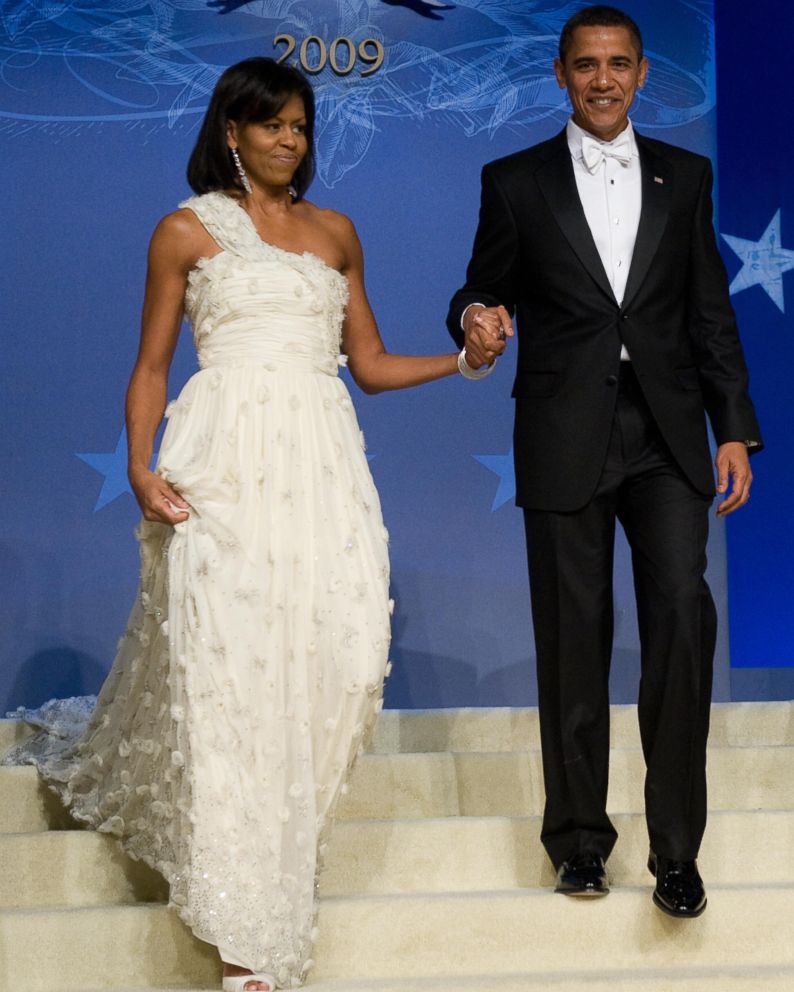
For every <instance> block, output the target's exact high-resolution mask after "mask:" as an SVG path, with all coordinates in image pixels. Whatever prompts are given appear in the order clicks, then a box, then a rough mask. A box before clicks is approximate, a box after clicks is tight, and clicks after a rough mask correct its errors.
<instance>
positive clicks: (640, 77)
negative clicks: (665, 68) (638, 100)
mask: <svg viewBox="0 0 794 992" xmlns="http://www.w3.org/2000/svg"><path fill="white" fill-rule="evenodd" d="M554 72H555V74H556V76H557V82H558V83H559V85H560V88H561V89H566V88H567V90H568V96H569V97H570V100H571V106H572V107H573V119H574V122H575V123H576V124H578V125H579V127H581V128H584V130H585V131H589V133H590V134H592V135H595V137H596V138H600V139H601V140H602V141H611V140H612V139H613V138H615V137H617V135H619V134H620V132H621V131H623V130H624V128H625V127H626V124H627V122H628V117H629V108H630V107H631V104H632V102H633V101H634V94H635V93H636V92H637V90H638V89H640V88H641V87H642V86H643V85H644V83H645V77H646V75H647V73H648V60H647V59H646V58H642V59H640V58H639V57H638V53H637V49H636V48H635V46H634V43H633V41H632V37H631V34H629V31H628V30H627V29H626V28H623V27H611V28H610V27H598V26H595V27H578V28H576V29H575V31H574V33H573V44H572V45H571V47H570V49H569V51H568V54H567V55H566V57H565V64H563V63H562V62H561V61H560V60H559V59H555V60H554Z"/></svg>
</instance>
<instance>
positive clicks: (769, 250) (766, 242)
mask: <svg viewBox="0 0 794 992" xmlns="http://www.w3.org/2000/svg"><path fill="white" fill-rule="evenodd" d="M723 238H725V240H726V241H727V242H728V244H729V245H730V246H731V248H732V249H733V250H734V251H735V252H736V254H737V255H738V256H739V258H740V259H741V260H742V262H744V265H742V267H741V269H739V271H738V273H737V274H736V276H735V277H734V280H733V282H732V283H731V286H730V292H731V293H732V294H733V293H740V292H741V291H742V290H743V289H749V288H750V286H756V285H758V286H761V288H762V289H764V290H765V291H766V292H767V293H768V295H769V298H770V299H771V300H772V302H773V303H774V304H775V305H776V306H777V308H778V310H780V312H781V313H785V312H786V311H785V307H784V301H783V273H784V272H788V271H789V269H794V251H790V250H789V249H787V248H781V246H780V211H779V210H778V212H777V213H776V214H775V216H774V217H773V218H772V220H771V221H770V222H769V227H767V229H766V230H765V231H764V233H763V234H762V235H761V237H760V238H759V239H758V241H746V240H745V239H744V238H735V237H733V235H731V234H723Z"/></svg>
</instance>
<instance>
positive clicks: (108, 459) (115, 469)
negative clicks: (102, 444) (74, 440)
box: [77, 427, 132, 513]
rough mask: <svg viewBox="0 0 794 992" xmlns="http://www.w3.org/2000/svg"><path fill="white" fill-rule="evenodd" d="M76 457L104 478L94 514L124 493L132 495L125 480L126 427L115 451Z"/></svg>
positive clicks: (120, 435)
mask: <svg viewBox="0 0 794 992" xmlns="http://www.w3.org/2000/svg"><path fill="white" fill-rule="evenodd" d="M77 457H78V458H81V459H82V460H83V461H84V462H85V463H86V464H87V465H90V466H91V468H93V469H96V471H97V472H99V474H100V475H104V477H105V481H104V482H103V483H102V488H101V489H100V491H99V496H98V497H97V501H96V504H95V505H94V513H96V512H97V510H101V509H102V507H103V506H107V504H108V503H112V502H113V500H114V499H116V498H117V497H119V496H123V495H124V494H125V493H129V494H130V495H132V489H130V483H129V480H128V479H127V429H126V427H125V428H123V429H122V431H121V434H119V440H118V443H117V444H116V450H115V451H109V452H106V453H104V454H87V455H80V454H78V456H77Z"/></svg>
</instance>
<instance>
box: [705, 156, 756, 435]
mask: <svg viewBox="0 0 794 992" xmlns="http://www.w3.org/2000/svg"><path fill="white" fill-rule="evenodd" d="M711 190H712V169H711V163H707V165H706V168H705V169H704V174H703V179H702V182H701V186H700V191H699V194H698V201H697V206H696V210H695V218H694V225H693V234H692V244H691V246H690V276H689V329H690V334H691V336H692V339H693V341H694V342H695V346H696V349H697V352H698V370H699V373H700V381H701V385H702V388H703V398H704V404H705V407H706V412H707V413H708V417H709V420H710V422H711V428H712V431H713V432H714V437H715V440H716V442H717V444H724V443H726V442H728V441H756V442H758V444H757V446H755V447H753V448H751V449H750V450H751V451H759V450H760V449H761V447H762V446H763V442H762V441H761V431H760V429H759V426H758V421H757V419H756V415H755V410H754V408H753V403H752V400H751V399H750V393H749V376H748V373H747V366H746V364H745V360H744V353H743V351H742V345H741V342H740V340H739V332H738V328H737V326H736V317H735V314H734V312H733V307H732V306H731V303H730V294H729V292H728V277H727V273H726V271H725V266H724V264H723V262H722V258H721V257H720V253H719V250H718V248H717V242H716V238H715V235H714V226H713V222H712V201H711Z"/></svg>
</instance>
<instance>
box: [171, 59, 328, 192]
mask: <svg viewBox="0 0 794 992" xmlns="http://www.w3.org/2000/svg"><path fill="white" fill-rule="evenodd" d="M293 96H299V97H300V98H301V100H303V108H304V112H305V114H306V141H307V145H308V147H307V150H306V155H305V156H304V158H303V160H302V161H301V164H300V165H299V166H298V168H297V169H296V171H295V175H294V176H293V177H292V185H293V187H294V188H295V194H296V199H298V200H299V199H300V198H301V197H302V196H303V194H304V193H305V192H306V190H307V189H308V188H309V185H310V183H311V181H312V179H313V178H314V93H313V91H312V88H311V84H310V83H309V80H308V79H307V78H306V77H305V76H304V75H303V73H302V72H300V71H299V70H298V69H294V68H293V67H292V66H289V65H282V64H281V63H278V62H276V61H274V60H273V59H268V58H263V57H257V58H251V59H244V60H243V61H242V62H237V63H236V64H235V65H232V66H229V68H228V69H227V70H226V71H225V72H224V73H223V74H222V75H221V77H220V79H219V80H218V82H217V83H216V84H215V89H214V90H213V93H212V96H211V98H210V102H209V106H208V107H207V112H206V114H205V115H204V120H203V121H202V124H201V130H200V131H199V135H198V138H197V139H196V145H195V147H194V149H193V152H192V154H191V156H190V160H189V161H188V164H187V181H188V183H189V184H190V187H191V189H193V191H194V192H196V193H210V192H212V191H213V190H222V189H231V188H236V189H239V190H242V188H243V187H242V183H241V181H240V177H239V176H238V174H237V170H236V169H235V167H234V163H233V162H232V157H231V154H230V151H229V147H228V145H227V143H226V132H227V128H228V125H229V121H236V122H237V123H239V124H249V123H251V122H252V121H266V120H268V119H269V118H271V117H275V116H276V114H278V112H279V111H280V110H281V108H282V107H283V106H284V104H285V103H286V102H287V101H288V100H289V99H290V97H293Z"/></svg>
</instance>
